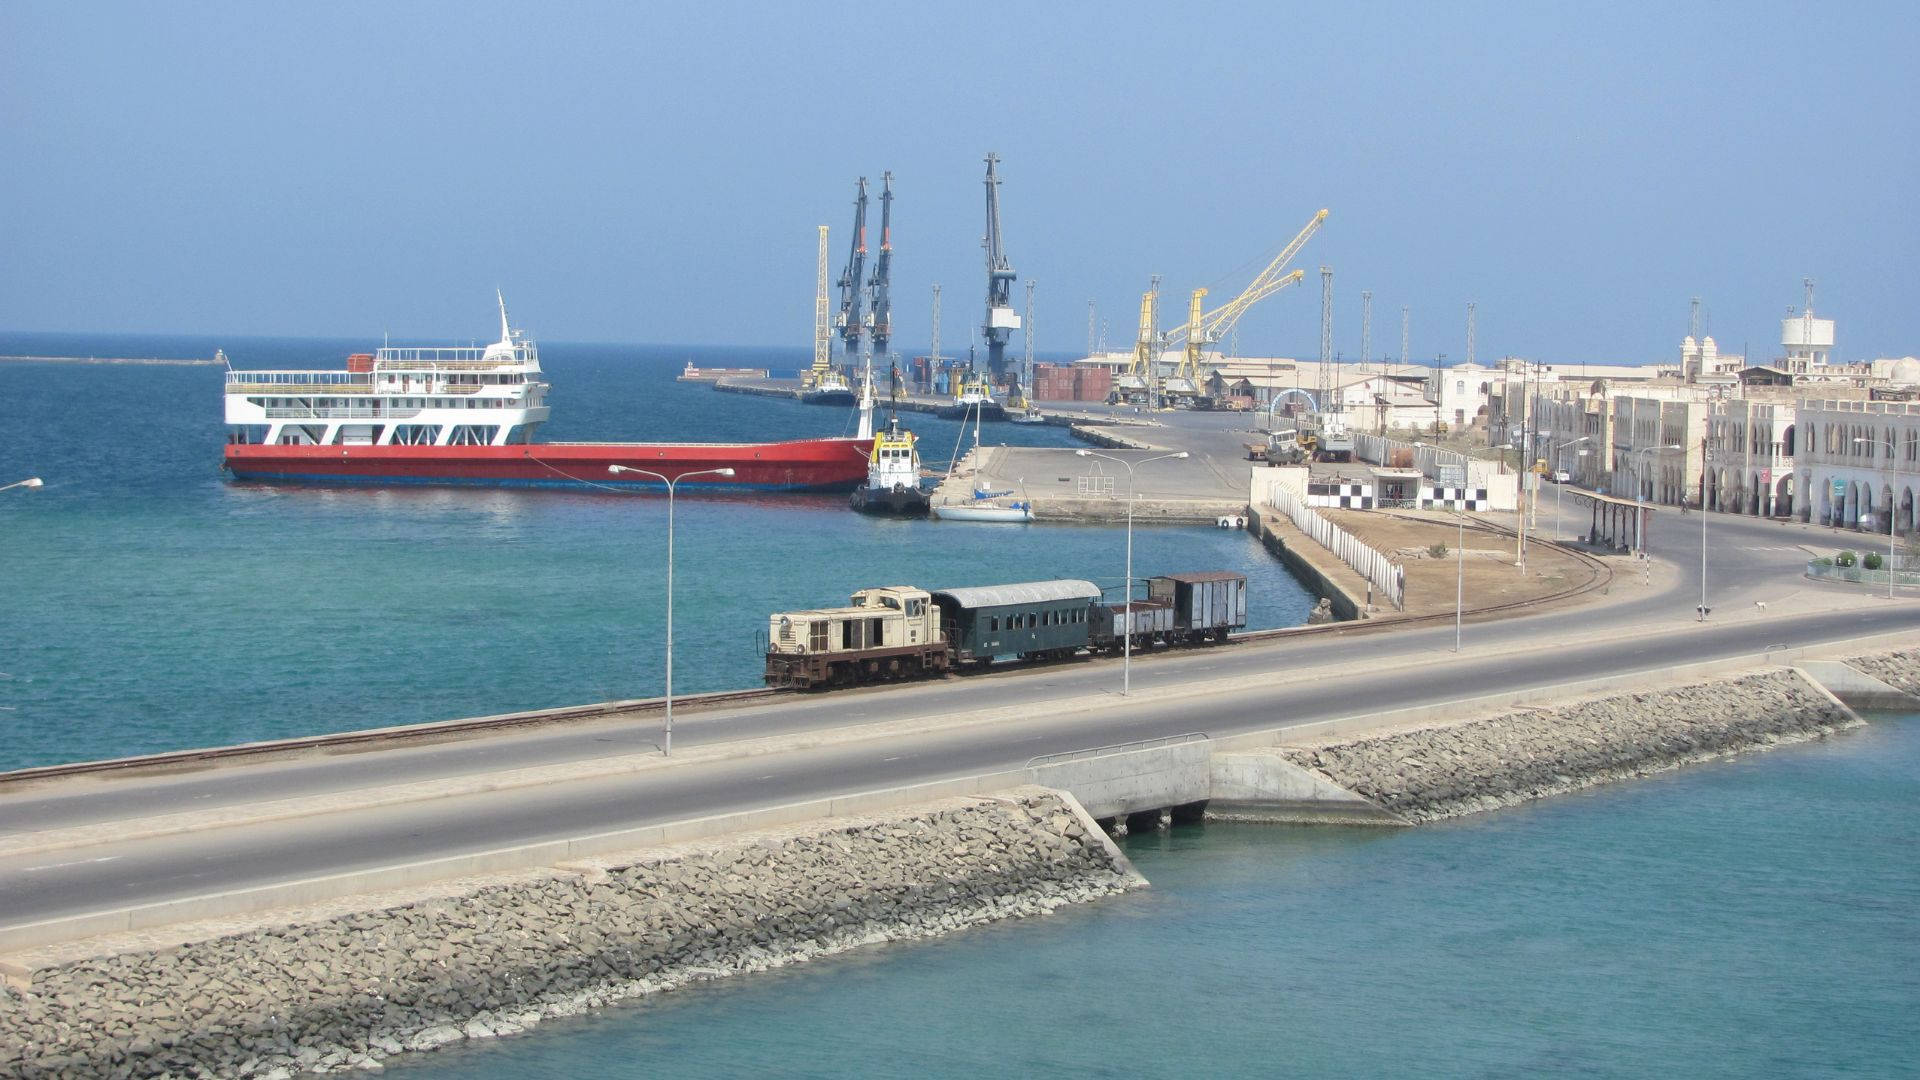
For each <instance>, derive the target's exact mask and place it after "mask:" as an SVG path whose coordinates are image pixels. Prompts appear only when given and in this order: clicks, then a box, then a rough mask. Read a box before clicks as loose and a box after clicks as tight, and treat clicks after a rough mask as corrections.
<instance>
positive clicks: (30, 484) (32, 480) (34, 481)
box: [0, 476, 46, 491]
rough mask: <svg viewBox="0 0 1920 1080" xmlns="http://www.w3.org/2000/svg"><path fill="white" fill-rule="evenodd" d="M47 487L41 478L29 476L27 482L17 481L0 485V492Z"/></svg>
mask: <svg viewBox="0 0 1920 1080" xmlns="http://www.w3.org/2000/svg"><path fill="white" fill-rule="evenodd" d="M45 486H46V485H45V484H44V483H43V482H42V481H41V479H40V478H39V477H37V476H29V477H27V478H26V479H25V480H15V481H14V482H13V483H11V484H0V491H12V490H13V489H14V488H37V487H45Z"/></svg>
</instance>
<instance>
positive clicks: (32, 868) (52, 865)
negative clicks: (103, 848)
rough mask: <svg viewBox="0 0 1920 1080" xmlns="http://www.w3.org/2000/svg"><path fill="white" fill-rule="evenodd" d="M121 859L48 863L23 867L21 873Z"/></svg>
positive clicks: (113, 857) (108, 858) (103, 858)
mask: <svg viewBox="0 0 1920 1080" xmlns="http://www.w3.org/2000/svg"><path fill="white" fill-rule="evenodd" d="M121 857H122V856H119V855H106V856H102V857H101V858H98V859H75V860H73V861H72V862H56V863H48V864H46V865H45V866H23V867H21V868H20V872H21V873H23V874H31V873H34V872H35V871H39V870H58V869H60V868H61V867H63V866H86V865H87V864H89V863H103V862H112V861H113V860H115V859H118V858H121Z"/></svg>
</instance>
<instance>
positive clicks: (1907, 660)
mask: <svg viewBox="0 0 1920 1080" xmlns="http://www.w3.org/2000/svg"><path fill="white" fill-rule="evenodd" d="M1847 663H1848V664H1850V665H1852V666H1853V667H1856V668H1858V669H1860V670H1861V671H1862V672H1865V673H1866V674H1868V675H1871V676H1873V677H1874V678H1876V679H1879V680H1880V681H1881V682H1883V683H1886V684H1887V685H1888V686H1891V687H1893V688H1894V689H1895V690H1900V691H1904V692H1905V693H1909V694H1912V695H1913V696H1915V697H1920V649H1908V650H1905V651H1903V652H1892V653H1886V654H1883V655H1880V656H1856V657H1853V658H1851V659H1849V660H1848V661H1847Z"/></svg>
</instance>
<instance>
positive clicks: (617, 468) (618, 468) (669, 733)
mask: <svg viewBox="0 0 1920 1080" xmlns="http://www.w3.org/2000/svg"><path fill="white" fill-rule="evenodd" d="M607 471H608V472H610V473H627V472H630V473H639V474H640V475H642V476H651V477H654V478H655V479H658V480H659V481H660V482H661V483H663V484H665V485H667V727H666V736H665V738H664V739H662V740H661V746H660V756H662V757H669V756H671V755H672V754H673V489H674V486H675V485H677V484H678V483H679V482H680V481H682V480H685V479H686V478H687V477H689V476H732V475H733V470H732V469H700V470H697V471H695V472H683V473H681V474H679V475H678V476H667V475H665V474H663V473H657V472H654V471H653V470H652V469H636V468H633V467H632V466H630V465H609V466H607Z"/></svg>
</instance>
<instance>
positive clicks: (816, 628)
mask: <svg viewBox="0 0 1920 1080" xmlns="http://www.w3.org/2000/svg"><path fill="white" fill-rule="evenodd" d="M807 648H808V649H810V650H812V651H814V652H826V651H827V623H826V620H824V619H815V620H813V621H811V622H809V623H807Z"/></svg>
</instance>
